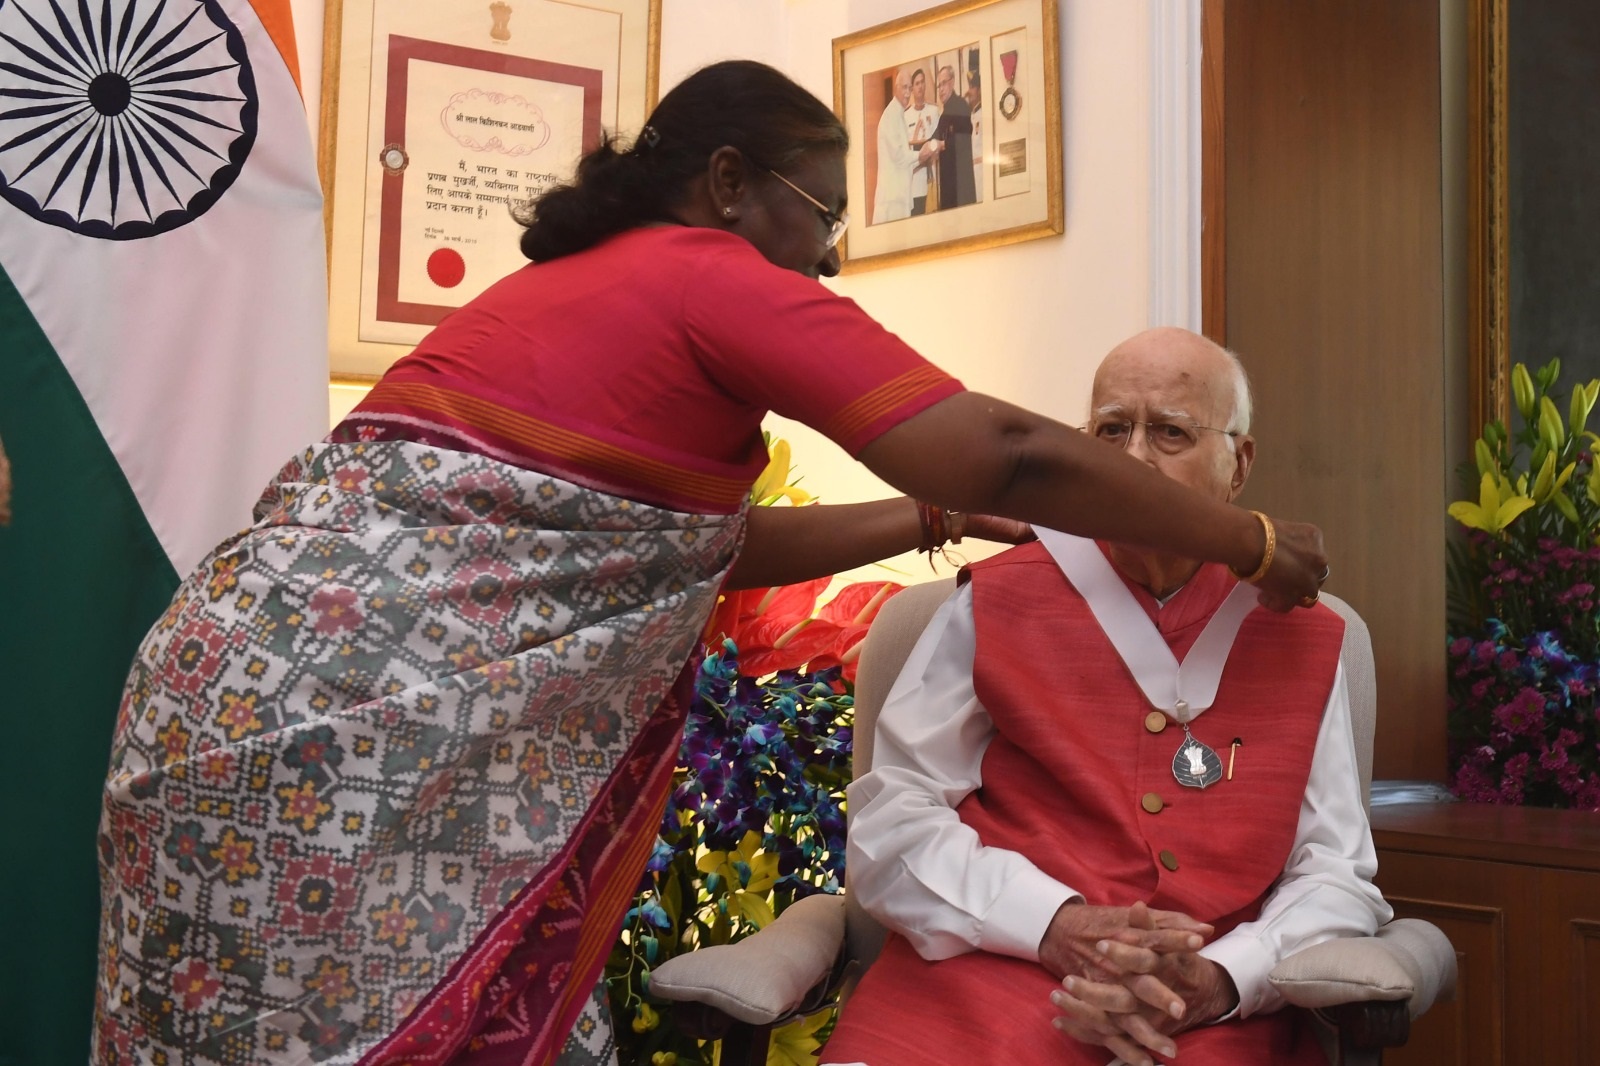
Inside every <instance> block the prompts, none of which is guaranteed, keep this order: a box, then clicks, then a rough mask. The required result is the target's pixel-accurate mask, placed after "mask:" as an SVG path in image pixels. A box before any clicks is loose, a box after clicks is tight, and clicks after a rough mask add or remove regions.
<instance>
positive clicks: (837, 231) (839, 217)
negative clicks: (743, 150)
mask: <svg viewBox="0 0 1600 1066" xmlns="http://www.w3.org/2000/svg"><path fill="white" fill-rule="evenodd" d="M761 169H763V170H765V171H766V172H767V173H768V174H771V175H772V176H773V177H775V178H777V179H778V180H779V181H781V182H783V183H784V184H785V185H787V186H789V188H791V189H793V190H794V191H795V192H797V193H799V194H800V195H801V196H804V197H805V198H806V202H807V203H809V204H810V205H811V206H812V207H815V208H816V209H817V213H818V214H819V215H821V216H822V221H823V222H825V223H827V225H828V238H827V244H826V245H825V247H827V248H832V247H833V246H834V245H836V244H838V243H839V238H841V237H843V236H844V231H845V229H846V228H847V227H848V226H849V225H850V212H848V211H846V212H844V213H843V214H836V213H835V212H833V211H829V210H828V209H827V208H826V207H824V206H822V201H820V200H818V199H817V198H816V197H815V196H812V195H811V194H810V193H808V192H806V191H805V190H804V189H802V188H801V187H800V186H798V185H796V184H795V183H794V182H792V181H790V180H789V179H788V178H786V177H784V176H783V175H782V174H779V173H778V172H777V171H776V170H773V169H772V168H771V167H762V168H761Z"/></svg>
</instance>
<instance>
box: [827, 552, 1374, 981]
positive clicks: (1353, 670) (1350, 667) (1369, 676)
mask: <svg viewBox="0 0 1600 1066" xmlns="http://www.w3.org/2000/svg"><path fill="white" fill-rule="evenodd" d="M954 591H955V579H953V578H947V579H945V580H942V581H930V582H927V583H926V584H921V585H912V586H911V587H910V588H907V589H906V590H905V591H904V592H901V593H899V594H898V595H896V596H894V597H893V598H892V599H890V600H889V602H888V603H886V604H884V605H883V610H881V611H879V612H878V616H877V618H875V619H873V622H872V628H871V629H869V630H868V631H867V637H866V640H865V641H864V642H863V643H862V646H861V661H860V664H859V666H858V667H857V670H856V691H855V726H854V730H853V732H854V743H855V749H854V751H855V754H854V761H853V771H854V770H860V771H862V772H865V771H866V770H867V769H870V768H871V766H872V746H873V741H874V734H875V732H876V729H877V722H878V712H879V711H880V710H882V709H883V704H884V701H885V700H887V699H888V698H889V690H890V689H891V688H892V687H894V683H895V679H896V678H898V677H899V676H900V670H901V667H902V666H904V665H905V661H906V659H907V657H908V656H910V654H911V649H912V648H913V647H915V646H916V643H917V638H918V637H920V636H921V635H922V631H923V630H924V629H926V628H927V625H928V622H929V621H930V620H931V619H932V618H933V615H934V612H935V611H937V610H938V609H939V605H940V604H942V603H944V601H945V600H946V599H948V598H949V597H950V594H951V593H952V592H954ZM1322 602H1323V603H1325V604H1327V605H1328V607H1329V608H1331V609H1332V610H1333V611H1334V612H1335V613H1337V614H1338V615H1339V616H1340V617H1341V618H1343V619H1344V622H1345V629H1344V644H1343V646H1342V647H1341V648H1340V652H1339V654H1340V658H1341V660H1342V662H1343V664H1344V672H1345V683H1346V685H1347V687H1348V689H1349V692H1350V722H1351V726H1352V727H1353V731H1354V734H1355V749H1356V763H1357V765H1358V767H1359V768H1360V771H1361V798H1362V802H1363V804H1365V803H1367V802H1368V800H1369V796H1370V793H1371V787H1372V735H1373V728H1374V725H1375V723H1376V721H1377V702H1378V701H1377V673H1376V670H1375V668H1374V666H1373V659H1372V636H1371V634H1370V632H1369V631H1368V630H1367V624H1366V623H1365V622H1364V621H1362V620H1361V616H1360V615H1359V614H1357V613H1356V612H1355V609H1354V608H1352V607H1351V606H1350V605H1349V604H1348V603H1345V602H1344V601H1343V600H1341V599H1339V597H1337V596H1333V595H1330V594H1327V593H1324V594H1323V596H1322ZM849 816H850V809H849V807H848V805H847V806H846V809H845V817H846V819H847V820H848V818H849ZM884 936H885V931H884V929H883V927H882V926H881V925H879V924H878V922H877V921H876V920H875V919H874V918H873V917H872V916H871V915H869V914H868V913H867V912H866V911H865V910H863V909H862V907H861V905H860V904H859V903H857V902H856V901H855V898H854V897H853V896H851V895H850V894H849V893H848V892H846V893H845V950H846V952H847V953H848V956H849V958H850V959H852V960H855V962H857V963H858V964H859V965H860V966H861V967H862V968H865V967H867V966H869V965H871V964H872V960H874V959H876V958H877V957H878V952H879V951H880V950H881V949H882V947H883V940H884Z"/></svg>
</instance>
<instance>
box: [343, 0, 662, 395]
mask: <svg viewBox="0 0 1600 1066" xmlns="http://www.w3.org/2000/svg"><path fill="white" fill-rule="evenodd" d="M660 24H661V8H660V0H581V2H580V0H491V2H487V3H483V4H481V5H472V6H470V7H466V8H462V7H460V6H453V5H447V4H446V5H441V4H437V3H430V2H428V0H329V3H328V6H327V22H326V27H325V44H324V48H325V56H326V59H325V61H324V64H323V76H322V121H321V127H322V135H321V144H320V146H319V148H320V151H319V159H318V162H319V166H320V169H321V172H322V183H323V194H324V196H325V199H326V207H325V210H326V218H327V229H328V283H329V307H328V327H329V338H328V352H329V361H330V367H331V370H332V376H333V379H334V380H335V381H350V382H360V381H372V380H375V379H376V378H377V377H378V376H379V375H381V374H382V373H383V372H384V371H385V370H386V369H388V367H389V365H390V364H391V363H393V362H394V361H395V360H396V359H398V358H399V357H400V356H402V355H404V354H405V353H406V352H408V351H410V350H411V348H412V346H413V345H415V344H416V343H417V341H419V340H421V339H422V337H423V335H424V334H426V333H427V332H428V330H430V329H431V328H432V327H433V326H434V325H435V324H437V323H438V322H439V320H440V319H442V318H443V317H444V316H445V315H447V314H448V313H450V311H452V310H454V309H455V308H457V307H460V306H461V305H462V304H464V303H466V302H467V301H468V300H471V299H472V298H473V297H475V296H477V295H478V294H479V293H481V292H482V291H483V290H484V289H486V288H487V287H488V286H489V285H491V284H492V283H494V282H495V281H498V280H499V279H500V278H502V277H504V276H505V275H506V274H509V273H510V272H511V271H513V270H515V269H517V268H518V267H520V266H522V265H524V264H525V263H526V262H527V260H526V259H524V258H523V256H522V254H521V252H520V251H519V250H518V239H519V237H520V235H521V232H522V231H521V227H520V226H518V225H517V223H516V220H515V219H514V218H513V217H512V214H511V212H512V210H513V208H515V207H516V206H518V205H520V204H522V203H526V202H527V201H529V200H531V199H532V198H534V197H536V196H538V195H539V193H541V192H542V191H543V190H545V189H547V188H549V187H550V186H551V185H553V184H556V183H558V182H562V181H565V180H567V179H568V178H570V177H571V176H572V172H573V169H574V168H575V167H576V165H577V162H578V159H579V157H580V156H581V155H582V154H583V153H584V152H586V151H589V150H590V149H593V148H595V147H596V146H598V145H599V143H600V137H601V132H602V130H605V131H609V132H617V131H622V132H623V133H625V134H626V133H631V132H632V131H635V130H637V129H638V128H639V127H640V126H641V125H643V124H644V120H645V118H646V116H647V115H648V114H649V112H650V109H651V108H652V107H653V106H655V97H656V78H657V67H658V60H659V46H660V45H659V42H660Z"/></svg>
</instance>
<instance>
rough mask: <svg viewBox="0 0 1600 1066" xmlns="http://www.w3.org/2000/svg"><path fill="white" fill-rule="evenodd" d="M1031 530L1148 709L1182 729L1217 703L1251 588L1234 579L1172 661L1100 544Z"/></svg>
mask: <svg viewBox="0 0 1600 1066" xmlns="http://www.w3.org/2000/svg"><path fill="white" fill-rule="evenodd" d="M1033 531H1034V532H1035V533H1036V534H1038V537H1039V542H1040V543H1041V544H1043V545H1044V547H1045V550H1046V551H1048V552H1049V553H1050V557H1051V558H1052V559H1054V560H1055V562H1056V565H1057V566H1059V567H1060V568H1061V572H1062V573H1063V574H1066V575H1067V580H1068V581H1071V582H1072V586H1073V588H1075V589H1077V590H1078V592H1079V594H1080V595H1082V596H1083V598H1084V600H1085V601H1086V602H1087V603H1088V605H1089V610H1090V612H1091V613H1092V614H1093V615H1094V618H1095V621H1096V622H1098V623H1099V624H1100V628H1101V629H1102V630H1103V631H1104V632H1105V635H1106V637H1107V638H1108V639H1109V640H1110V641H1111V646H1112V647H1114V648H1116V649H1117V654H1118V655H1119V656H1121V657H1122V661H1123V663H1124V664H1126V665H1127V667H1128V672H1129V673H1131V674H1132V675H1133V679H1134V681H1135V682H1137V683H1138V685H1139V688H1140V690H1141V691H1143V692H1144V697H1145V699H1147V700H1149V701H1150V705H1151V706H1152V707H1154V708H1156V709H1157V710H1159V711H1164V712H1166V713H1167V714H1170V715H1172V717H1173V718H1175V719H1176V720H1177V721H1179V722H1181V723H1185V724H1187V723H1189V722H1191V721H1193V720H1194V719H1196V718H1198V717H1200V715H1201V713H1202V712H1204V711H1205V710H1206V708H1208V707H1210V706H1211V704H1212V703H1213V702H1214V701H1215V700H1216V698H1217V686H1218V685H1219V684H1220V683H1221V681H1222V669H1223V667H1224V666H1226V665H1227V663H1228V653H1229V652H1230V651H1232V650H1233V641H1234V638H1235V637H1237V636H1238V635H1239V627H1240V626H1241V625H1243V624H1244V620H1245V616H1246V615H1248V614H1249V613H1250V612H1251V611H1253V610H1255V609H1256V605H1257V603H1258V601H1259V598H1260V593H1259V591H1258V590H1257V589H1256V588H1255V586H1254V585H1247V584H1245V583H1244V582H1242V581H1241V582H1240V583H1239V584H1238V586H1237V587H1236V588H1234V590H1233V591H1232V592H1230V593H1229V594H1228V597H1227V598H1226V599H1225V600H1223V601H1222V606H1220V607H1219V608H1217V613H1216V614H1214V615H1212V616H1211V621H1209V622H1207V623H1206V627H1205V629H1204V630H1203V631H1201V633H1200V636H1199V639H1197V640H1196V641H1195V642H1194V646H1193V647H1191V648H1190V649H1189V654H1188V655H1186V656H1184V659H1183V662H1182V663H1179V662H1178V660H1177V657H1176V656H1174V655H1173V654H1172V649H1171V648H1169V647H1167V642H1166V639H1165V638H1164V637H1162V635H1161V632H1160V630H1158V629H1157V628H1156V625H1155V623H1154V622H1152V621H1150V616H1149V615H1147V614H1145V612H1144V609H1143V608H1142V607H1140V606H1139V601H1138V600H1136V599H1134V596H1133V593H1132V592H1130V591H1128V586H1127V585H1125V584H1123V583H1122V578H1121V577H1119V576H1118V575H1117V571H1116V570H1115V568H1113V567H1112V565H1111V561H1110V560H1109V559H1107V558H1106V557H1105V553H1104V552H1102V551H1101V550H1100V547H1099V545H1097V544H1095V542H1094V541H1092V540H1088V539H1086V538H1084V537H1074V536H1072V535H1070V534H1067V533H1059V532H1057V531H1056V530H1053V529H1045V528H1043V527H1042V526H1035V527H1033Z"/></svg>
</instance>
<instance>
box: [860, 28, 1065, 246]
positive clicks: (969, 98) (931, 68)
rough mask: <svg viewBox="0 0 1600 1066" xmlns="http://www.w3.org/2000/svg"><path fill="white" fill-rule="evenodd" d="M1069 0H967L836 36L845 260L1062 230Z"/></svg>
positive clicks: (1017, 238) (988, 242) (992, 242)
mask: <svg viewBox="0 0 1600 1066" xmlns="http://www.w3.org/2000/svg"><path fill="white" fill-rule="evenodd" d="M1060 40H1061V38H1060V33H1059V30H1058V28H1057V23H1056V0H954V2H953V3H948V4H943V5H941V6H939V7H935V8H930V9H929V10H927V11H921V12H918V13H916V14H914V15H907V16H906V17H905V18H901V19H896V20H895V21H893V22H886V23H884V24H883V25H881V26H874V27H872V28H870V29H866V30H861V31H859V32H857V33H852V34H850V35H849V36H847V37H839V38H836V39H835V40H834V42H833V106H834V110H835V111H836V112H837V113H838V115H839V117H840V118H841V119H842V120H843V121H844V123H845V127H846V128H847V129H848V130H849V131H850V155H849V158H848V159H847V161H846V170H845V172H846V177H847V179H848V189H849V196H850V215H851V219H852V221H851V226H850V230H849V232H848V233H847V234H846V235H845V239H844V243H843V244H841V246H840V259H841V261H842V269H843V271H844V272H847V273H848V272H850V271H853V270H870V269H873V268H876V267H881V266H890V265H892V264H895V263H904V262H910V261H912V260H916V259H926V258H930V257H932V256H937V255H945V254H948V253H951V252H965V251H971V250H973V249H975V248H992V247H994V246H996V245H1000V244H1011V243H1013V242H1016V241H1026V240H1032V239H1033V238H1035V237H1044V236H1049V235H1051V234H1059V233H1061V232H1062V230H1063V229H1064V228H1065V220H1064V214H1065V211H1064V208H1063V197H1062V190H1061V81H1060V75H1059V72H1058V63H1059V53H1060Z"/></svg>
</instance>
